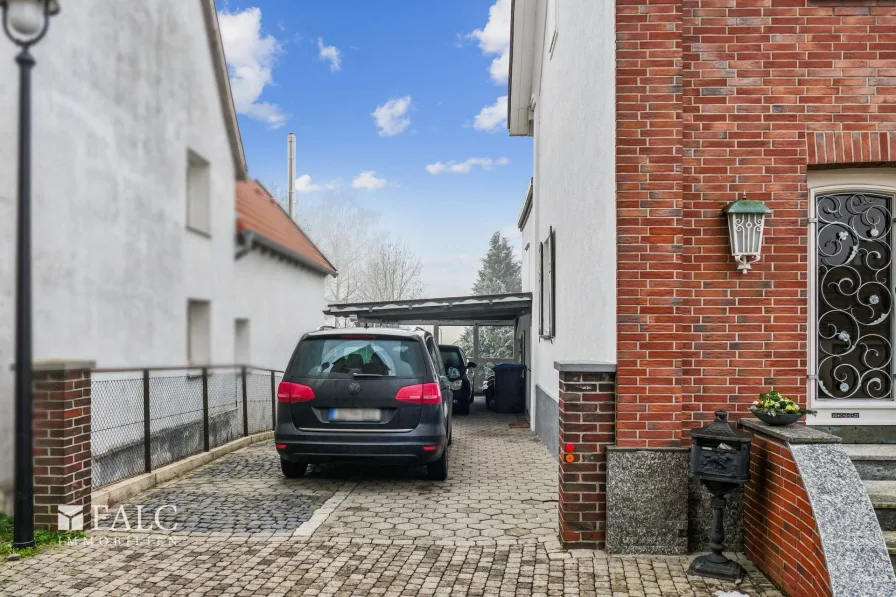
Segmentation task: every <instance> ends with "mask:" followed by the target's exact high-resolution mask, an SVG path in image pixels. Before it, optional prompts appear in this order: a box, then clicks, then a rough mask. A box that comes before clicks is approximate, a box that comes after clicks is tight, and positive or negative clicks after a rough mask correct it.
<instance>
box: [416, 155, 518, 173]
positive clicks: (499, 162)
mask: <svg viewBox="0 0 896 597" xmlns="http://www.w3.org/2000/svg"><path fill="white" fill-rule="evenodd" d="M509 163H510V160H509V159H507V158H497V159H492V158H469V159H468V160H466V161H464V162H447V163H445V162H436V163H435V164H427V165H426V171H427V172H429V173H430V174H445V173H449V174H469V173H470V171H471V170H473V168H474V167H475V166H479V167H480V168H482V169H483V170H494V169H495V168H496V167H497V166H506V165H507V164H509Z"/></svg>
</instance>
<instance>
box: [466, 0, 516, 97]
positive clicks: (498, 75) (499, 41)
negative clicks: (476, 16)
mask: <svg viewBox="0 0 896 597" xmlns="http://www.w3.org/2000/svg"><path fill="white" fill-rule="evenodd" d="M467 37H468V38H472V39H475V40H477V41H478V42H479V49H480V50H482V53H483V54H485V55H486V56H496V58H495V59H494V60H492V63H491V65H490V66H489V69H488V72H489V76H490V77H491V79H492V81H494V82H495V83H497V84H499V85H503V84H504V83H506V82H507V75H508V74H509V72H510V0H496V2H495V3H494V4H493V5H492V6H491V8H489V9H488V22H487V23H486V24H485V27H483V28H482V29H476V30H475V31H473V32H472V33H470V34H469V35H468V36H467Z"/></svg>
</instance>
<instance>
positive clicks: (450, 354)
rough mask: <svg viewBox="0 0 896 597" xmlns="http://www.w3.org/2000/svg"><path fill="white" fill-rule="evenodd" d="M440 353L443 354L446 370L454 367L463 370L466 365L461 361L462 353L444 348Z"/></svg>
mask: <svg viewBox="0 0 896 597" xmlns="http://www.w3.org/2000/svg"><path fill="white" fill-rule="evenodd" d="M439 352H441V353H442V362H444V363H445V368H446V369H447V368H449V367H454V368H455V369H458V370H460V369H463V368H464V364H463V363H462V362H461V360H460V352H459V351H457V350H451V349H450V348H443V349H442V350H440V351H439Z"/></svg>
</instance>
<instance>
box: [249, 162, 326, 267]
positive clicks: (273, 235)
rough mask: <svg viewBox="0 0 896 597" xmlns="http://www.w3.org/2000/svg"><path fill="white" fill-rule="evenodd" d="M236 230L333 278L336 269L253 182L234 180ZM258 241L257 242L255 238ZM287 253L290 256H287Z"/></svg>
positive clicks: (265, 191)
mask: <svg viewBox="0 0 896 597" xmlns="http://www.w3.org/2000/svg"><path fill="white" fill-rule="evenodd" d="M236 215H237V220H236V231H237V233H238V234H239V233H241V232H243V231H246V230H248V231H251V232H253V233H254V234H255V235H256V237H262V239H263V240H264V241H267V242H263V243H260V244H263V245H264V246H266V247H267V248H269V249H272V248H273V249H274V250H276V248H282V249H285V251H279V252H283V253H288V254H287V256H288V257H295V258H298V261H300V262H303V263H304V264H305V265H308V266H310V267H312V268H314V269H317V270H318V271H322V272H325V273H330V274H333V275H335V274H336V268H335V267H333V264H332V263H330V262H329V261H328V260H327V258H326V257H325V256H324V254H323V253H321V252H320V249H318V248H317V247H316V246H314V243H313V242H311V239H309V238H308V236H307V235H306V234H305V233H304V232H303V231H302V229H301V228H299V226H298V225H297V224H296V223H294V222H292V221H291V220H290V219H289V214H287V213H286V212H285V211H283V208H282V207H280V205H279V204H278V203H277V201H276V200H275V199H274V198H273V197H271V195H270V193H268V192H267V190H266V189H265V188H264V187H263V186H262V185H261V184H259V183H258V181H255V180H243V181H239V180H238V181H236ZM256 240H261V239H256ZM289 254H291V255H289Z"/></svg>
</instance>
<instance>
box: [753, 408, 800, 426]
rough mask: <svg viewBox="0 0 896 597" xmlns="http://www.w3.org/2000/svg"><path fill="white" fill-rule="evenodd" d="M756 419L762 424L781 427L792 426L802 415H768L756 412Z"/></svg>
mask: <svg viewBox="0 0 896 597" xmlns="http://www.w3.org/2000/svg"><path fill="white" fill-rule="evenodd" d="M754 414H755V415H756V418H757V419H759V420H760V421H762V422H763V423H767V424H769V425H774V426H776V427H781V426H784V425H793V424H794V423H796V422H797V421H799V420H800V419H802V418H803V415H801V414H799V413H782V414H780V415H770V414H767V413H762V412H757V413H754Z"/></svg>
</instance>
